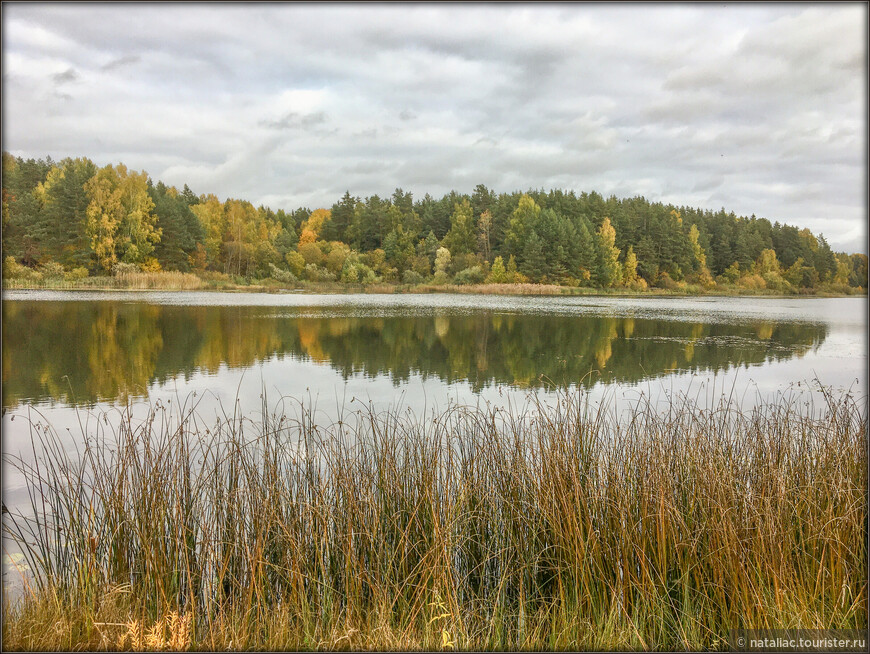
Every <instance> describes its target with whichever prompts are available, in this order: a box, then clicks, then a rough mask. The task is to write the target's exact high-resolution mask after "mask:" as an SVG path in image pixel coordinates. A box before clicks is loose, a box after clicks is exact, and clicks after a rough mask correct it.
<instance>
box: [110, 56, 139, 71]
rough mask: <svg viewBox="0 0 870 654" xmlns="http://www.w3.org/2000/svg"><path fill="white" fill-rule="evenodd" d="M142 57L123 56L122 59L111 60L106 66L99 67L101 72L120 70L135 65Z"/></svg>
mask: <svg viewBox="0 0 870 654" xmlns="http://www.w3.org/2000/svg"><path fill="white" fill-rule="evenodd" d="M141 59H142V57H140V56H139V55H125V56H123V57H118V58H117V59H113V60H112V61H110V62H109V63H107V64H103V65H102V66H100V68H101V70H115V69H116V68H122V67H123V66H129V65H130V64H135V63H137V62H139V61H141Z"/></svg>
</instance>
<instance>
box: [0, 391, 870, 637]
mask: <svg viewBox="0 0 870 654" xmlns="http://www.w3.org/2000/svg"><path fill="white" fill-rule="evenodd" d="M824 397H825V401H824V402H823V405H821V406H815V405H813V404H812V403H811V402H802V401H798V398H795V397H789V396H781V397H780V398H779V399H778V400H776V401H772V402H770V403H767V404H762V405H759V406H755V407H754V408H752V409H751V410H747V411H742V410H740V407H738V406H736V405H735V404H734V403H731V402H728V401H724V400H723V401H722V402H719V403H718V404H716V405H715V406H710V407H701V406H697V405H696V404H694V403H692V402H691V401H689V400H687V399H685V398H683V399H682V400H674V401H673V402H672V404H671V405H670V406H669V407H667V408H665V409H664V410H662V409H658V408H654V407H653V406H652V405H651V404H650V403H649V402H647V401H645V400H643V399H641V400H639V401H637V402H636V403H634V404H633V405H632V406H630V407H628V408H626V409H624V410H620V411H617V410H616V408H614V407H613V406H612V405H610V404H606V403H601V404H595V405H593V404H590V403H588V402H586V401H585V400H583V396H582V395H581V394H572V393H565V394H563V395H561V396H560V397H559V398H558V400H557V401H554V402H550V403H547V404H543V403H538V402H534V401H533V403H532V404H531V405H529V406H530V408H526V409H524V410H522V411H520V410H516V409H504V408H490V407H484V408H481V407H467V408H463V407H451V408H450V409H448V410H447V411H444V412H442V413H440V414H437V415H436V414H432V415H425V416H417V415H414V414H412V413H410V412H401V411H399V410H398V409H394V410H388V411H383V412H375V411H372V410H368V411H357V412H355V413H353V414H348V415H344V416H342V419H341V420H340V421H336V422H335V423H333V424H330V425H325V426H324V425H322V424H317V423H316V421H315V420H314V417H313V415H312V413H311V411H310V409H309V408H308V407H306V406H304V405H303V404H301V403H300V404H299V405H298V408H297V410H296V412H295V414H288V413H285V412H283V410H282V411H274V410H272V411H269V410H268V409H267V406H266V404H265V400H264V404H263V407H262V411H261V412H260V417H259V418H257V419H252V418H249V417H245V416H243V415H242V414H241V412H240V410H239V409H238V407H234V411H233V413H232V414H228V415H225V417H223V418H221V419H220V420H217V421H212V422H207V421H204V420H203V419H202V417H201V416H199V415H197V412H196V411H195V410H194V409H193V408H192V407H189V406H185V407H183V408H175V409H173V410H169V409H168V408H166V407H165V406H162V405H158V406H155V407H153V408H152V410H151V412H150V414H149V416H148V418H147V419H146V420H144V421H140V422H137V421H135V420H133V418H132V416H131V414H130V413H129V412H127V413H126V414H125V417H124V419H123V420H119V421H114V422H112V421H105V422H100V423H99V427H97V428H92V429H91V431H90V432H89V433H87V434H86V438H84V440H83V444H82V445H81V448H80V451H78V452H76V453H72V454H71V453H69V452H67V451H65V450H64V449H63V447H62V446H61V441H60V439H59V437H58V436H57V434H55V433H54V432H53V431H52V430H51V429H50V428H37V427H36V426H34V427H33V429H32V432H33V438H32V443H33V445H32V447H33V453H32V454H33V457H32V460H33V461H34V463H32V464H25V463H24V462H23V461H22V460H21V459H10V460H9V461H8V463H10V464H12V465H16V466H17V467H18V468H19V469H20V470H21V472H22V473H23V474H24V475H25V476H26V478H27V483H28V488H29V490H30V498H31V503H30V506H29V507H28V508H27V509H26V510H24V511H21V512H19V513H18V514H17V515H16V514H15V513H13V515H12V516H10V515H7V516H5V518H6V520H5V521H4V524H5V528H6V536H7V537H11V539H12V540H13V541H16V542H17V544H18V546H19V547H20V548H21V549H22V551H23V553H24V555H25V558H26V562H27V565H29V566H30V568H31V569H32V570H33V572H34V578H33V580H32V584H33V587H32V589H31V590H30V591H28V592H26V593H25V596H24V597H23V598H22V599H21V600H20V601H19V602H17V603H10V602H8V601H7V602H6V603H4V607H3V615H4V620H3V640H4V647H6V648H8V649H78V648H83V649H115V648H119V647H121V648H124V649H137V648H146V649H161V648H162V649H172V648H175V649H178V648H181V649H187V648H192V649H208V650H215V649H216V650H226V649H275V650H286V649H328V650H336V649H412V650H420V649H424V650H430V649H448V650H449V649H457V650H459V649H465V650H467V649H473V650H491V649H514V650H516V649H572V650H586V649H599V650H602V649H603V650H612V649H643V650H686V649H723V648H724V647H725V638H726V637H727V632H728V630H729V629H732V628H764V627H770V628H794V627H801V628H860V629H866V627H867V550H866V524H867V522H866V521H867V477H866V470H867V459H866V456H867V454H866V451H867V435H866V418H867V414H866V397H865V398H860V399H856V398H854V397H853V396H852V395H850V394H843V395H842V396H838V397H835V396H834V395H833V394H832V393H830V392H826V393H825V395H824ZM28 459H30V457H28ZM10 517H11V518H14V520H10V519H9V518H10ZM149 638H150V640H149Z"/></svg>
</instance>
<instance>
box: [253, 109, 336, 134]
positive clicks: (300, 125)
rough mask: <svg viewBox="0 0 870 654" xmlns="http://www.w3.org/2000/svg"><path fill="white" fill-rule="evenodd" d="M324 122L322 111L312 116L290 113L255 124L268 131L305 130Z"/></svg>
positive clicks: (324, 116)
mask: <svg viewBox="0 0 870 654" xmlns="http://www.w3.org/2000/svg"><path fill="white" fill-rule="evenodd" d="M325 122H326V114H325V113H324V112H323V111H318V112H315V113H312V114H304V115H302V114H298V113H296V112H295V111H291V112H290V113H288V114H286V115H285V116H283V117H282V118H280V119H278V120H260V121H258V122H257V124H258V125H260V127H267V128H269V129H277V130H284V129H302V130H307V129H310V128H312V127H315V126H317V125H321V124H323V123H325Z"/></svg>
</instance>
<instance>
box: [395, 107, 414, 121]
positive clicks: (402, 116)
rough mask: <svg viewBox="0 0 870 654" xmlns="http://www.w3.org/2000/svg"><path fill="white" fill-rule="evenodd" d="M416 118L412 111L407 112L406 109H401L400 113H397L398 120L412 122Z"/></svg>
mask: <svg viewBox="0 0 870 654" xmlns="http://www.w3.org/2000/svg"><path fill="white" fill-rule="evenodd" d="M416 117H417V114H415V113H414V112H413V111H408V110H407V109H402V111H401V112H399V120H405V121H407V120H414V119H415V118H416Z"/></svg>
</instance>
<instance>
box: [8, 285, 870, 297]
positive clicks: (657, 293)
mask: <svg viewBox="0 0 870 654" xmlns="http://www.w3.org/2000/svg"><path fill="white" fill-rule="evenodd" d="M7 291H72V292H80V291H98V292H99V291H105V292H119V291H120V292H139V291H144V292H155V291H160V292H190V291H197V292H216V293H270V294H291V293H292V294H300V295H356V294H365V295H405V294H407V295H431V294H435V293H444V294H453V295H508V296H545V297H565V296H569V297H626V298H644V297H651V298H667V297H753V298H771V299H784V298H839V297H865V298H866V297H867V291H866V290H864V291H863V292H855V293H842V292H836V291H827V290H821V291H812V292H805V293H778V292H775V291H770V292H759V291H758V290H754V289H741V288H726V289H713V290H709V291H702V292H697V291H688V290H680V289H648V290H644V291H632V290H629V289H613V290H612V291H606V290H602V289H591V288H576V287H571V286H557V285H555V284H467V285H459V284H444V285H438V286H436V285H433V284H419V285H415V286H411V285H407V284H370V285H361V284H360V285H349V284H335V283H318V282H313V283H310V284H306V285H305V286H302V287H298V286H297V287H290V286H287V285H282V284H280V283H275V284H250V285H248V284H244V285H242V284H227V285H214V284H209V283H208V282H205V283H204V284H203V285H202V286H200V287H195V288H181V287H178V286H169V287H166V288H161V287H158V286H154V287H131V286H123V285H118V286H113V285H110V284H100V285H89V284H70V285H66V284H57V285H54V284H49V285H26V286H25V285H22V286H17V285H12V286H10V285H7V284H6V283H5V282H4V284H3V288H2V293H4V294H5V293H6V292H7Z"/></svg>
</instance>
